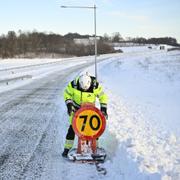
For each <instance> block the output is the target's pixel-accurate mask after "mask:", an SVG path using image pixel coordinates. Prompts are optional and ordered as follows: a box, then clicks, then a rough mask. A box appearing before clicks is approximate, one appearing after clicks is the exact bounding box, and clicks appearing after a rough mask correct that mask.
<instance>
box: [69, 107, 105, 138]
mask: <svg viewBox="0 0 180 180" xmlns="http://www.w3.org/2000/svg"><path fill="white" fill-rule="evenodd" d="M72 125H73V129H74V131H75V133H76V135H77V136H78V137H81V138H83V139H87V140H91V139H96V138H98V137H99V136H101V134H102V133H103V132H104V130H105V126H106V121H105V117H104V115H103V114H102V112H101V111H100V110H99V109H98V108H96V107H95V106H93V105H84V106H82V107H81V108H80V109H79V110H78V111H77V112H76V113H75V115H74V117H73V123H72Z"/></svg>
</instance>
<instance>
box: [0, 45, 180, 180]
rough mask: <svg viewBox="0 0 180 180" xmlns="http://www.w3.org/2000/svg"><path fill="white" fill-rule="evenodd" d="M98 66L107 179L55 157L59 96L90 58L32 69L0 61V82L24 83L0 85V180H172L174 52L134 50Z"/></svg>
mask: <svg viewBox="0 0 180 180" xmlns="http://www.w3.org/2000/svg"><path fill="white" fill-rule="evenodd" d="M98 59H99V61H101V60H102V61H101V62H99V64H98V80H99V81H100V83H101V84H102V85H103V86H104V90H105V91H106V93H107V94H108V96H109V104H108V114H109V119H108V121H107V128H106V131H105V133H104V134H103V136H102V137H101V138H100V145H101V146H103V147H104V148H105V149H106V151H107V154H108V156H107V161H106V162H105V163H104V164H103V167H105V168H106V170H107V174H106V175H105V176H104V175H100V174H98V172H97V171H96V168H95V167H94V166H93V165H87V164H74V163H70V162H67V161H65V160H64V159H63V158H62V157H61V152H62V150H63V144H64V140H65V135H66V130H67V129H66V128H67V127H68V120H67V119H68V116H67V114H66V107H65V104H64V102H63V98H62V93H63V90H64V88H65V86H66V85H67V83H68V82H69V81H70V80H72V79H73V78H74V77H75V76H76V75H78V74H79V73H80V72H82V70H83V71H87V70H88V71H90V72H91V73H92V74H93V72H94V66H92V63H93V62H94V61H93V57H82V58H79V59H77V58H74V59H73V58H70V59H69V60H68V61H67V59H66V60H54V61H55V62H54V63H53V62H51V60H48V59H47V60H46V64H45V65H39V66H34V64H35V62H36V64H37V63H39V64H44V62H40V60H36V61H33V60H30V61H28V60H27V61H23V62H22V61H21V62H20V61H19V63H17V62H18V60H17V61H16V63H15V64H12V63H11V62H10V60H0V81H2V80H3V79H6V78H12V77H14V76H19V75H27V74H28V75H32V79H27V80H24V81H23V82H22V81H21V80H17V81H15V82H13V83H9V85H6V84H4V83H0V88H1V90H0V92H1V93H0V99H1V102H0V107H1V115H0V139H1V141H0V142H1V143H0V144H1V145H0V177H1V178H2V179H18V178H22V179H42V180H44V179H45V180H46V179H53V180H54V179H57V180H61V179H66V180H69V179H72V178H73V179H74V180H76V179H77V180H81V179H105V180H111V179H114V180H120V179H123V180H135V179H137V180H146V179H147V180H156V179H157V180H159V179H162V180H178V179H180V139H179V137H180V130H179V129H180V121H179V119H180V111H179V107H180V52H179V51H173V52H167V51H164V50H163V51H160V50H157V49H148V48H145V47H142V49H141V50H140V49H138V50H137V51H135V49H133V50H132V49H129V50H128V49H127V51H126V52H125V53H122V54H114V55H112V54H111V55H104V56H100V57H98ZM14 62H15V61H14ZM49 62H51V63H49ZM89 65H90V66H89ZM19 66H21V67H22V68H18V67H19ZM27 66H28V67H27ZM87 66H89V67H88V68H87ZM5 69H6V70H5ZM12 72H13V73H12ZM12 120H13V121H12ZM1 178H0V179H1Z"/></svg>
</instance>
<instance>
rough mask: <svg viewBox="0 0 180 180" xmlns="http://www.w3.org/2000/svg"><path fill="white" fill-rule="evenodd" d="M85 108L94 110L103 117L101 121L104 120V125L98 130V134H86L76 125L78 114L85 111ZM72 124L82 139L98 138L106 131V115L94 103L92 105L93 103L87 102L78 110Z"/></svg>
mask: <svg viewBox="0 0 180 180" xmlns="http://www.w3.org/2000/svg"><path fill="white" fill-rule="evenodd" d="M84 110H92V111H95V112H96V113H97V114H98V115H99V116H100V118H101V121H102V126H101V129H100V130H99V131H98V133H97V134H95V135H93V136H85V135H82V134H81V133H80V132H79V131H78V128H77V126H76V120H78V116H79V114H80V113H81V112H83V111H84ZM72 122H73V123H72V126H73V129H74V132H75V134H76V135H77V136H78V137H80V138H81V139H84V140H92V139H97V138H98V137H99V136H101V135H102V133H103V132H104V130H105V127H106V120H105V117H104V115H103V114H102V112H101V111H100V110H99V109H98V108H96V107H95V106H94V105H91V104H85V105H83V106H82V107H81V108H80V109H79V110H78V111H76V113H75V115H74V117H73V121H72Z"/></svg>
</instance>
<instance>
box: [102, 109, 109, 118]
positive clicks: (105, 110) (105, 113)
mask: <svg viewBox="0 0 180 180" xmlns="http://www.w3.org/2000/svg"><path fill="white" fill-rule="evenodd" d="M101 112H102V113H103V115H104V116H105V118H106V120H107V119H108V114H107V108H106V107H101Z"/></svg>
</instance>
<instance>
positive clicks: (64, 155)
mask: <svg viewBox="0 0 180 180" xmlns="http://www.w3.org/2000/svg"><path fill="white" fill-rule="evenodd" d="M68 152H69V149H67V148H65V149H64V151H63V153H62V157H67V155H68Z"/></svg>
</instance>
